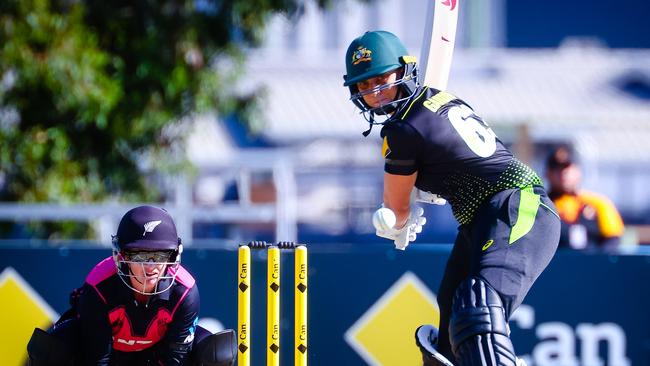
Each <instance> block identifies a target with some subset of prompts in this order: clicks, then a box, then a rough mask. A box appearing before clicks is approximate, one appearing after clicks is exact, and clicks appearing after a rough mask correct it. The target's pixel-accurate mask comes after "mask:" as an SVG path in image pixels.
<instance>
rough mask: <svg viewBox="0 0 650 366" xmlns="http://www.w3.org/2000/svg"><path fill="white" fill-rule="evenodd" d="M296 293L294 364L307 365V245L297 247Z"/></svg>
mask: <svg viewBox="0 0 650 366" xmlns="http://www.w3.org/2000/svg"><path fill="white" fill-rule="evenodd" d="M294 281H295V289H294V291H295V295H294V301H295V303H294V306H295V307H294V310H293V311H294V313H295V320H294V327H295V329H294V334H295V339H294V347H295V349H294V365H295V366H307V247H306V246H304V245H301V246H298V247H296V252H295V273H294Z"/></svg>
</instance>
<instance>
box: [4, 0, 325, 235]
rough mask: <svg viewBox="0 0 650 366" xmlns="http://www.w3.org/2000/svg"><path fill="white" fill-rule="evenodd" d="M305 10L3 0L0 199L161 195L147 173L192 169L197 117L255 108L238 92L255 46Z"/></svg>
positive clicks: (270, 1)
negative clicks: (284, 18)
mask: <svg viewBox="0 0 650 366" xmlns="http://www.w3.org/2000/svg"><path fill="white" fill-rule="evenodd" d="M328 2H329V1H328V0H319V1H318V3H319V5H320V6H326V5H327V3H328ZM302 3H303V0H231V1H223V0H141V1H126V0H116V1H105V0H3V1H2V2H0V144H1V146H2V149H1V151H0V187H1V190H0V200H2V201H23V202H44V201H47V202H82V201H83V202H88V201H101V200H105V199H118V200H133V201H152V200H156V199H158V198H159V195H160V192H158V191H157V190H156V189H155V188H152V186H153V185H152V184H148V183H149V182H148V180H147V178H146V174H142V172H143V171H163V172H177V171H178V169H185V168H186V167H187V164H186V162H185V161H184V154H178V152H182V151H183V150H184V148H183V146H182V142H183V136H184V133H185V132H186V131H187V130H188V128H189V126H188V125H189V124H190V123H191V118H186V117H188V116H191V115H192V114H193V113H196V112H203V111H206V110H216V111H218V112H219V113H220V114H221V115H227V114H232V113H236V114H246V113H250V112H251V111H253V110H254V105H255V95H249V96H243V97H242V96H239V97H237V96H235V95H234V94H233V93H232V90H233V87H234V85H235V83H236V81H237V78H238V76H239V75H240V74H241V71H242V61H243V58H244V55H245V50H246V49H247V48H248V47H251V46H255V45H256V44H258V43H259V42H260V41H261V36H262V31H263V29H264V27H265V23H266V21H267V19H269V16H270V15H271V14H273V13H278V12H286V13H287V14H291V16H299V14H300V13H301V11H300V10H301V8H302ZM216 61H218V62H216ZM241 120H244V121H246V120H248V119H247V118H242V119H241ZM61 228H62V227H61V226H58V227H57V230H59V231H61ZM42 229H43V226H41V230H42ZM51 230H53V229H52V227H50V228H49V229H47V230H45V231H43V234H44V235H46V236H47V235H49V233H48V232H49V231H51ZM79 230H80V229H79V227H78V226H76V225H71V226H70V225H69V226H68V229H65V228H64V229H63V231H64V232H68V233H69V234H70V233H71V232H75V235H78V234H79ZM82 231H84V230H82ZM85 232H86V234H88V233H89V232H88V231H87V230H85Z"/></svg>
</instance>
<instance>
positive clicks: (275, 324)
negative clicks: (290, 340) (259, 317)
mask: <svg viewBox="0 0 650 366" xmlns="http://www.w3.org/2000/svg"><path fill="white" fill-rule="evenodd" d="M267 283H268V288H267V289H266V296H267V304H266V327H267V328H266V364H267V366H280V248H278V247H276V246H270V247H269V249H268V260H267Z"/></svg>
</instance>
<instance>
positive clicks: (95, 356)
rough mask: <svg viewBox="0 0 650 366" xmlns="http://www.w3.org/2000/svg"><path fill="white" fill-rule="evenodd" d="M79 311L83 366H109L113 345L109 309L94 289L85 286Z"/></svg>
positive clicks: (80, 298) (80, 299)
mask: <svg viewBox="0 0 650 366" xmlns="http://www.w3.org/2000/svg"><path fill="white" fill-rule="evenodd" d="M77 311H78V312H79V321H80V325H81V326H80V328H81V338H80V340H79V342H80V346H81V350H82V354H83V355H82V363H81V364H82V365H98V366H108V365H109V362H110V357H111V351H112V345H113V339H112V333H111V326H110V322H109V320H108V309H107V307H106V304H105V303H104V301H103V300H102V299H101V298H100V296H99V294H98V293H97V290H95V288H94V287H92V286H90V285H88V284H85V285H84V286H83V289H82V293H81V295H80V297H79V303H78V307H77Z"/></svg>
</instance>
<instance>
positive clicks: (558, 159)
mask: <svg viewBox="0 0 650 366" xmlns="http://www.w3.org/2000/svg"><path fill="white" fill-rule="evenodd" d="M575 163H576V160H575V157H574V154H573V150H572V149H571V148H570V147H568V146H560V147H557V148H555V149H553V151H552V152H551V153H550V154H549V156H548V158H547V159H546V168H547V169H564V168H566V167H568V166H570V165H572V164H575Z"/></svg>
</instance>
